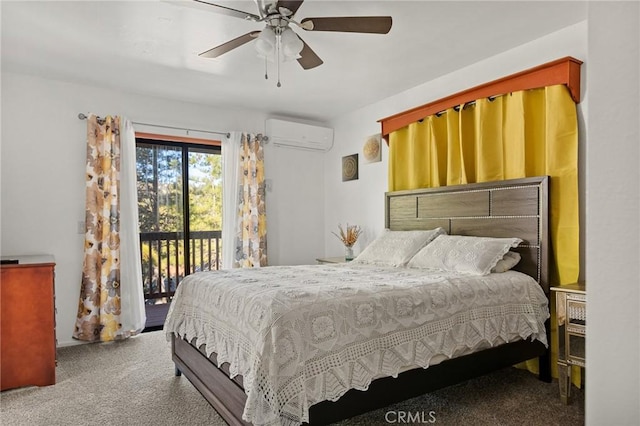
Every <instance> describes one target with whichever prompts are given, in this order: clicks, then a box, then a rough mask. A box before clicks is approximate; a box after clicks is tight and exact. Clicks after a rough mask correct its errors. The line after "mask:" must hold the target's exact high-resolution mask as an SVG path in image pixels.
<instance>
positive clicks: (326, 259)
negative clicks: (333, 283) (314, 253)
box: [316, 257, 347, 265]
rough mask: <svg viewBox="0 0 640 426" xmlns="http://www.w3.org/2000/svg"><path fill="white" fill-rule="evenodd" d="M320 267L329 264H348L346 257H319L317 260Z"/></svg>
mask: <svg viewBox="0 0 640 426" xmlns="http://www.w3.org/2000/svg"><path fill="white" fill-rule="evenodd" d="M316 262H318V265H324V264H329V263H346V262H347V261H346V260H345V259H344V257H319V258H317V259H316Z"/></svg>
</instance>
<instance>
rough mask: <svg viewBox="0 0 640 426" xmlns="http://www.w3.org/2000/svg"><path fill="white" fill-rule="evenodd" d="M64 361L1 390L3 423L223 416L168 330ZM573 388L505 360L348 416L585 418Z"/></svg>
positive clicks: (86, 348)
mask: <svg viewBox="0 0 640 426" xmlns="http://www.w3.org/2000/svg"><path fill="white" fill-rule="evenodd" d="M58 361H59V362H58V368H57V375H58V377H57V383H56V385H54V386H48V387H44V388H36V387H29V388H22V389H16V390H11V391H5V392H2V394H0V423H1V424H2V425H3V426H9V425H20V426H22V425H29V426H31V425H43V426H44V425H47V426H49V425H82V424H86V425H118V426H119V425H184V426H189V425H224V424H225V423H224V421H222V419H221V418H220V417H219V416H218V415H217V414H216V412H215V411H214V410H213V409H212V408H211V407H210V406H209V405H208V404H207V402H206V401H205V400H204V398H202V396H201V395H200V394H199V393H198V391H196V390H195V388H194V387H193V386H192V385H191V383H190V382H189V381H188V380H187V379H186V378H185V377H184V376H183V377H175V376H174V367H173V363H172V362H171V359H170V345H169V343H167V342H166V341H165V339H164V334H163V332H162V331H156V332H152V333H145V334H142V335H140V336H138V337H135V338H133V339H129V340H127V341H124V342H118V343H111V344H92V345H81V346H73V347H67V348H61V349H60V350H59V351H58ZM98 363H100V364H101V365H102V370H100V371H98V370H96V368H95V366H96V365H97V364H98ZM574 391H575V393H574V402H573V404H572V405H569V406H564V405H562V404H561V403H560V400H559V397H558V388H557V383H551V384H549V383H543V382H540V381H539V380H537V378H536V377H535V376H533V375H531V374H529V373H527V372H525V371H521V370H517V369H514V368H507V369H505V370H501V371H498V372H496V373H493V374H490V375H487V376H484V377H481V378H478V379H475V380H471V381H468V382H466V383H463V384H461V385H458V386H452V387H449V388H447V389H443V390H440V391H438V392H433V393H431V394H428V395H425V396H422V397H418V398H414V399H411V400H409V401H406V402H403V403H400V404H396V405H393V406H390V407H387V408H385V409H381V410H377V411H373V412H371V413H367V414H365V415H362V416H359V417H356V418H354V419H350V420H348V421H345V422H343V424H345V425H351V424H353V425H377V424H380V425H384V424H389V423H387V422H386V421H385V414H386V413H387V412H388V411H391V410H392V411H395V413H391V414H388V415H387V419H388V420H390V421H395V423H396V424H401V422H398V421H397V419H398V417H397V416H398V412H401V411H402V412H407V413H409V412H411V413H414V414H413V415H416V414H415V413H420V415H421V416H422V419H423V420H425V423H427V422H428V421H431V420H432V419H435V423H434V424H438V425H456V426H457V425H518V426H521V425H523V426H524V425H559V426H560V425H561V426H570V425H582V424H584V396H583V393H582V391H580V390H577V389H575V388H574ZM430 412H432V414H431V415H430V414H429V413H430ZM422 413H424V414H422ZM427 424H428V423H427Z"/></svg>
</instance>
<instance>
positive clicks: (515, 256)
mask: <svg viewBox="0 0 640 426" xmlns="http://www.w3.org/2000/svg"><path fill="white" fill-rule="evenodd" d="M518 262H520V253H517V252H515V251H508V252H506V253H505V254H504V257H503V258H502V259H500V260H498V263H496V266H494V267H493V269H492V270H491V272H507V271H508V270H510V269H512V268H513V267H514V266H516V265H517V264H518Z"/></svg>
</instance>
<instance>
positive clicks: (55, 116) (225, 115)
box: [0, 73, 324, 346]
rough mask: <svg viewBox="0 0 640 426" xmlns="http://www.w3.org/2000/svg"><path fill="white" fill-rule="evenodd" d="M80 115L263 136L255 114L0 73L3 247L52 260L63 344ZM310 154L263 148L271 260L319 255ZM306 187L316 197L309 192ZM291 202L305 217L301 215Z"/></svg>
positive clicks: (68, 321)
mask: <svg viewBox="0 0 640 426" xmlns="http://www.w3.org/2000/svg"><path fill="white" fill-rule="evenodd" d="M79 112H85V113H87V112H94V113H96V114H98V115H107V114H118V115H123V116H126V117H128V118H129V119H131V120H133V121H138V122H143V123H152V124H164V125H171V126H178V127H187V128H192V129H202V130H222V131H228V130H241V131H251V132H262V133H263V132H264V120H265V118H266V117H265V116H264V114H263V113H260V112H256V111H248V110H237V109H228V110H227V109H215V108H211V107H206V106H202V105H196V104H189V103H184V102H176V101H168V100H163V99H157V98H152V97H148V96H141V95H135V94H131V93H122V92H119V91H116V90H108V89H100V88H96V87H89V86H84V85H80V84H71V83H63V82H58V81H54V80H48V79H42V78H37V77H30V76H26V75H18V74H11V73H3V74H2V157H1V158H2V160H1V161H2V163H1V165H2V169H1V170H2V179H1V183H2V205H1V211H0V218H1V219H2V224H1V228H0V230H1V236H2V240H1V251H2V254H6V255H9V254H36V253H49V254H53V255H54V256H55V259H56V263H57V265H56V307H57V310H58V313H57V316H56V321H57V337H58V342H59V345H61V346H64V345H68V344H73V343H74V341H73V340H72V338H71V335H72V332H73V327H74V322H75V315H76V311H77V306H78V296H79V291H80V290H79V289H80V279H81V271H82V246H83V235H82V234H79V233H78V232H77V225H78V222H79V221H83V220H84V194H85V192H84V191H85V189H84V179H85V176H84V170H85V155H86V148H85V147H86V122H83V121H80V120H78V118H77V115H78V113H79ZM144 130H146V131H148V130H150V129H149V128H145V129H144ZM155 130H156V131H155V133H164V132H165V130H163V129H157V128H156V129H155ZM191 136H196V137H197V136H198V135H196V134H192V135H191ZM203 136H204V135H203ZM309 156H310V154H309V153H307V152H303V151H294V150H288V151H284V150H278V149H277V148H274V147H271V146H269V145H267V147H266V148H265V162H266V170H265V175H266V178H267V179H270V180H271V182H272V188H273V189H272V191H271V192H269V193H268V194H267V208H268V214H269V216H270V218H273V220H268V224H267V228H268V229H267V244H268V246H269V248H270V249H271V250H272V251H273V253H272V255H271V256H269V258H270V263H271V264H286V263H302V262H306V263H313V259H314V258H315V257H317V256H318V255H319V254H321V253H320V251H321V250H322V247H323V244H324V240H323V233H322V232H318V230H320V229H322V226H323V223H324V222H323V212H322V205H323V197H322V186H323V181H322V175H323V170H322V165H321V164H322V163H321V161H318V163H319V164H320V165H319V166H317V167H315V166H314V167H305V166H304V164H305V162H306V161H307V160H309ZM308 184H313V185H314V186H315V187H316V188H317V192H309V191H308V190H307V189H306V188H308V186H307V185H308ZM270 203H271V205H270ZM279 205H282V206H285V207H286V208H285V209H281V208H280V207H279ZM292 206H298V207H299V206H302V208H303V210H304V209H305V208H306V209H311V211H309V212H307V214H306V215H305V217H302V218H299V216H298V215H296V214H295V209H292V208H291V207H292ZM316 212H317V213H316ZM294 237H295V239H294ZM296 242H297V243H296ZM309 242H311V243H310V244H308V245H307V243H309Z"/></svg>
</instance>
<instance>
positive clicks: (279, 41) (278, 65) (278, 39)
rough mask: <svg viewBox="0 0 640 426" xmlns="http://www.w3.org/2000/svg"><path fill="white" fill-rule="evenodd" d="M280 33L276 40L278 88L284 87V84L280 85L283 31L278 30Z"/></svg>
mask: <svg viewBox="0 0 640 426" xmlns="http://www.w3.org/2000/svg"><path fill="white" fill-rule="evenodd" d="M278 29H279V31H278V32H277V36H276V37H277V40H276V64H277V67H278V68H277V69H278V84H277V85H276V86H278V87H282V84H280V50H281V49H280V48H281V46H282V29H281V28H278Z"/></svg>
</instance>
